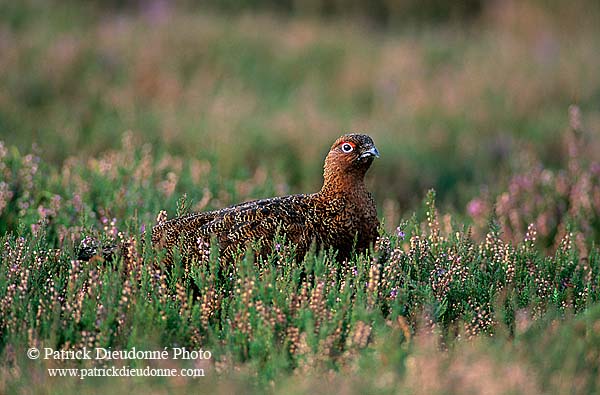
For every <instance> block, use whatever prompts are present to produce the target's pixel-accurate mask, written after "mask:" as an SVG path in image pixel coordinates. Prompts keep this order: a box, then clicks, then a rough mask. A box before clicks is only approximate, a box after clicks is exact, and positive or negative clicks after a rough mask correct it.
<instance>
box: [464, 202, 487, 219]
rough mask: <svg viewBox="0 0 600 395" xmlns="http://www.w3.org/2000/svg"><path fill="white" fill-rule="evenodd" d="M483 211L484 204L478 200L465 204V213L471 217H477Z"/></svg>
mask: <svg viewBox="0 0 600 395" xmlns="http://www.w3.org/2000/svg"><path fill="white" fill-rule="evenodd" d="M484 210H485V204H484V203H483V201H482V200H481V199H479V198H476V199H473V200H471V201H470V202H469V204H467V213H469V215H470V216H471V217H479V216H480V215H482V214H483V212H484Z"/></svg>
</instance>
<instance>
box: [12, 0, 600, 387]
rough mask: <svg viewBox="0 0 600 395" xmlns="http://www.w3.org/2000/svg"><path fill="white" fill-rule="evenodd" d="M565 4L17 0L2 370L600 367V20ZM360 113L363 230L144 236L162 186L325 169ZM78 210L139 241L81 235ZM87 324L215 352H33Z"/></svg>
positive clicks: (300, 382) (285, 375)
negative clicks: (381, 20) (313, 5)
mask: <svg viewBox="0 0 600 395" xmlns="http://www.w3.org/2000/svg"><path fill="white" fill-rule="evenodd" d="M553 7H558V8H559V9H560V11H561V12H558V11H557V10H556V9H554V8H552V7H543V6H541V5H540V4H538V3H537V2H535V1H526V2H521V3H519V4H513V5H510V4H509V5H504V6H498V8H491V7H490V8H489V9H487V8H486V9H485V10H484V11H483V12H482V14H481V15H480V16H479V17H478V18H476V19H475V20H472V21H470V22H469V23H465V24H458V23H449V24H446V25H427V24H424V25H419V27H416V26H415V25H410V24H407V25H405V26H388V28H387V29H379V30H378V29H374V28H369V27H367V26H360V25H356V24H355V23H350V22H349V21H348V20H344V19H337V18H332V19H330V20H327V21H324V20H319V19H311V18H306V17H301V16H287V17H285V18H284V17H281V16H275V15H270V14H266V13H249V12H243V13H240V14H239V15H227V14H219V13H216V12H214V11H206V10H203V9H192V10H191V11H190V10H187V11H185V12H184V11H183V9H177V8H174V9H172V10H170V13H169V14H168V15H167V16H166V17H165V19H160V18H159V19H158V20H153V19H151V18H152V16H151V15H149V14H146V13H144V12H143V10H142V12H139V13H138V12H135V11H134V10H132V9H121V10H119V9H112V10H103V9H99V8H98V6H97V5H94V4H93V3H90V4H88V5H83V4H75V3H70V2H69V3H61V4H52V3H49V4H48V5H43V4H35V3H33V2H24V3H22V4H19V5H15V4H12V3H0V53H2V56H1V57H0V87H1V88H2V89H0V141H2V143H0V243H2V246H3V248H2V253H1V255H0V358H1V359H0V360H1V361H2V362H0V393H15V394H16V393H57V392H60V393H98V392H102V393H106V392H110V391H113V392H117V393H123V392H136V393H137V392H142V391H146V392H150V393H162V392H165V391H171V392H177V391H183V392H196V391H198V390H201V391H202V392H211V393H212V392H216V393H232V392H256V393H264V392H276V393H289V394H295V393H307V392H308V393H313V392H316V393H328V392H330V388H336V389H338V390H339V392H340V393H381V394H387V393H407V394H409V393H410V394H414V393H417V394H419V393H423V394H430V393H444V394H446V393H457V394H458V393H460V394H464V393H482V392H485V393H540V394H541V393H544V394H563V393H578V394H588V393H597V392H599V391H598V388H599V385H598V382H597V380H598V367H597V366H598V363H597V362H598V357H599V356H598V349H600V338H599V337H598V333H600V332H599V328H600V310H599V309H600V303H599V299H600V288H599V281H600V277H599V270H600V252H599V250H598V248H597V243H598V235H599V234H600V198H599V196H600V186H599V185H600V171H599V169H600V165H599V164H598V160H597V158H596V153H597V152H598V147H599V145H600V140H598V139H597V136H596V135H595V134H594V131H597V130H600V118H599V117H598V111H597V108H598V104H600V102H599V98H600V95H599V94H598V88H597V87H598V86H600V84H599V83H600V81H599V80H598V78H600V77H599V75H598V73H597V72H596V70H598V69H599V67H598V66H600V56H599V54H598V52H597V51H596V50H595V49H596V46H595V45H594V43H595V38H596V37H597V36H598V33H599V32H598V26H597V25H596V24H594V23H591V22H593V16H594V15H596V14H595V12H596V11H594V10H589V12H585V13H582V12H581V10H580V9H578V8H577V7H566V6H565V7H564V8H561V7H560V6H558V5H555V6H553ZM553 10H554V12H553ZM531 21H535V23H532V22H531ZM532 25H535V26H536V27H535V28H534V27H532ZM573 102H576V103H577V104H578V105H579V108H581V111H582V114H579V113H578V112H577V111H576V110H575V108H574V107H572V108H571V109H570V110H568V109H569V105H570V104H572V103H573ZM569 111H570V112H571V115H570V116H569ZM580 124H582V125H580ZM565 129H568V130H567V131H566V132H565ZM349 130H358V131H364V132H366V133H368V134H370V135H372V136H373V137H374V140H375V142H376V145H377V146H378V148H379V151H380V152H381V154H382V158H381V159H379V160H377V161H376V162H375V163H374V165H373V168H372V169H371V170H370V172H369V174H368V176H367V182H368V184H369V188H370V189H371V190H373V192H374V195H375V197H376V200H377V205H378V208H379V214H380V218H381V219H382V221H383V223H384V225H383V227H382V230H381V232H382V233H381V236H382V237H381V239H380V240H379V241H378V243H377V245H376V246H375V248H374V250H373V251H371V252H370V253H369V254H366V255H361V256H354V257H353V258H352V260H351V261H350V262H347V263H345V264H340V263H338V262H337V261H336V260H335V259H334V258H333V257H332V256H331V255H328V254H315V253H314V252H311V253H309V254H308V255H307V256H306V258H305V259H304V261H303V262H295V260H294V256H293V253H292V252H290V251H288V250H285V249H284V250H282V251H279V252H277V253H275V254H274V255H272V256H270V257H269V258H268V259H266V260H265V261H259V262H254V261H252V259H250V258H249V257H248V258H246V259H244V260H243V261H241V262H240V263H239V264H238V265H237V266H236V267H235V269H233V268H232V267H229V268H223V267H221V266H219V264H218V262H217V256H216V253H215V251H213V254H212V256H211V258H210V260H209V262H208V263H205V264H197V265H191V266H185V265H183V264H182V263H181V261H180V260H179V259H176V264H175V265H174V266H173V267H171V268H165V267H163V266H162V265H161V263H160V261H161V259H160V258H161V253H160V252H156V251H154V250H152V249H150V248H147V247H146V246H148V245H149V240H147V238H148V233H147V232H148V231H149V229H151V227H152V226H153V224H154V223H155V219H156V217H157V215H158V213H159V212H160V211H161V210H166V212H167V213H168V215H169V217H174V216H175V215H177V214H178V213H179V214H180V213H182V212H185V211H187V210H193V211H199V210H209V209H215V208H221V207H224V206H227V205H230V204H233V203H237V202H241V201H244V200H249V199H254V198H260V197H269V196H275V195H283V194H288V193H295V192H310V191H314V190H316V189H317V188H319V186H320V183H321V172H322V161H323V158H324V156H325V154H326V152H327V149H328V148H329V146H330V144H331V142H332V141H333V140H334V139H335V138H336V137H338V135H340V134H342V133H343V132H345V131H349ZM430 188H433V189H434V190H435V191H436V193H435V194H434V193H433V192H430V193H429V194H428V192H427V191H428V190H429V189H430ZM436 205H437V206H438V207H439V209H438V208H436ZM530 224H533V225H532V226H530ZM84 236H91V237H94V238H97V239H101V240H113V241H114V240H120V239H124V240H131V241H132V243H133V244H132V245H133V248H132V250H131V251H130V252H131V254H130V255H127V256H124V257H120V258H119V259H117V260H116V261H114V262H106V261H103V260H92V261H91V262H80V261H77V260H76V259H75V258H76V256H77V248H78V246H79V243H80V242H81V239H82V238H83V237H84ZM84 346H85V347H88V348H94V347H104V348H109V347H110V348H112V350H128V349H131V348H132V347H135V348H136V349H138V350H163V349H164V348H165V347H166V348H167V349H169V350H170V349H171V348H172V347H186V348H187V349H190V350H198V349H204V350H210V351H211V353H212V358H211V359H210V361H181V360H172V359H169V360H157V361H151V362H148V361H140V360H134V361H120V362H116V363H115V365H116V366H118V367H120V366H122V365H127V366H130V367H140V368H145V367H146V366H147V365H150V366H152V367H153V368H176V369H180V368H197V369H200V368H201V369H204V370H205V373H206V377H202V378H184V377H176V378H124V379H117V378H115V379H108V378H87V379H85V380H80V379H79V378H64V377H63V378H60V377H50V376H49V373H48V370H47V369H49V368H63V367H66V368H92V367H94V362H93V361H65V362H57V361H50V360H37V361H32V360H29V359H28V358H27V356H26V352H27V350H28V349H29V348H31V347H38V348H41V349H43V348H44V347H51V348H53V349H61V350H76V349H80V348H81V347H84ZM108 365H109V366H110V365H112V363H108Z"/></svg>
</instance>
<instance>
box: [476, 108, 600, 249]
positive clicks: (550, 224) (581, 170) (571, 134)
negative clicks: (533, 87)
mask: <svg viewBox="0 0 600 395" xmlns="http://www.w3.org/2000/svg"><path fill="white" fill-rule="evenodd" d="M569 117H570V122H569V128H568V130H567V131H566V133H565V136H564V139H563V140H564V144H563V146H564V149H565V151H566V152H565V157H566V158H567V161H566V163H565V165H564V167H560V168H558V169H552V168H550V167H548V166H545V165H544V164H543V163H542V162H541V161H540V160H539V159H538V158H536V157H535V156H533V155H532V154H531V153H530V154H529V155H527V156H526V160H524V163H523V164H522V165H521V168H520V169H519V170H518V171H517V172H516V174H514V175H513V176H512V177H511V178H510V180H509V181H508V186H507V188H506V190H505V191H502V192H501V193H499V194H498V196H497V197H489V196H480V197H477V198H475V199H474V200H472V201H471V202H470V203H469V204H468V207H467V211H468V212H469V214H470V215H471V216H472V218H473V219H474V221H475V223H476V224H479V225H480V227H485V225H484V224H485V219H486V218H489V217H490V215H491V212H492V211H495V215H496V216H497V218H498V221H499V224H500V225H501V228H502V230H503V232H504V236H505V238H506V239H508V240H512V241H516V240H518V239H519V238H522V237H524V236H525V235H526V233H528V232H531V230H532V229H535V231H536V233H537V238H538V241H539V242H540V243H541V245H542V246H544V247H547V248H551V249H552V250H556V249H557V248H559V246H560V245H561V243H564V239H565V237H573V235H569V234H570V233H572V232H573V231H577V232H576V233H575V236H574V238H575V240H574V242H575V243H576V246H577V248H578V249H579V252H580V254H581V256H582V257H583V258H585V257H586V256H587V254H588V252H587V251H588V247H587V246H588V245H589V243H590V242H591V241H597V240H598V237H599V236H600V162H598V160H597V158H596V154H595V152H594V149H590V147H589V144H588V143H589V141H590V140H591V138H592V137H591V136H592V135H591V133H589V132H587V131H585V130H584V129H583V126H582V120H581V113H580V109H579V108H578V107H577V106H571V107H570V108H569ZM488 195H489V194H488ZM482 225H483V226H482ZM480 230H481V229H480Z"/></svg>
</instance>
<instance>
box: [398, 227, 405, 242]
mask: <svg viewBox="0 0 600 395" xmlns="http://www.w3.org/2000/svg"><path fill="white" fill-rule="evenodd" d="M396 236H398V237H399V238H401V239H402V240H404V238H405V237H406V233H404V231H403V230H402V228H400V227H399V226H398V227H397V228H396Z"/></svg>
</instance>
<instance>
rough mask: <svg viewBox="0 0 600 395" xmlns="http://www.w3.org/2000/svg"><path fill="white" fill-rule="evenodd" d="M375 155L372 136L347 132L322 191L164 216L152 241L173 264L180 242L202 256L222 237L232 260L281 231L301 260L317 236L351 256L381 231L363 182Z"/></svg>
mask: <svg viewBox="0 0 600 395" xmlns="http://www.w3.org/2000/svg"><path fill="white" fill-rule="evenodd" d="M376 157H379V152H378V151H377V148H375V145H374V143H373V140H372V139H371V137H369V136H367V135H364V134H347V135H344V136H342V137H340V138H338V139H337V140H336V141H335V143H333V145H332V146H331V150H330V151H329V153H328V154H327V157H326V159H325V166H324V174H323V176H324V182H323V187H322V188H321V190H320V191H319V192H316V193H313V194H308V195H304V194H300V195H290V196H283V197H275V198H270V199H262V200H254V201H250V202H247V203H242V204H238V205H235V206H231V207H227V208H224V209H221V210H216V211H209V212H201V213H195V214H190V215H186V216H182V217H179V218H174V219H171V220H164V221H161V220H159V223H158V224H157V225H156V226H154V228H153V229H152V244H153V246H154V247H155V248H158V249H165V250H166V255H165V260H166V261H167V263H169V262H171V261H172V259H173V248H174V247H175V246H178V247H179V248H180V251H181V254H182V257H184V259H186V260H191V261H194V260H195V261H201V260H203V259H204V258H205V257H206V254H207V249H208V246H209V244H210V242H211V240H217V241H218V243H219V246H220V254H221V259H222V261H224V262H233V261H235V260H236V259H237V257H238V256H239V254H243V253H244V252H245V250H246V248H247V247H248V246H250V247H253V248H255V250H256V252H257V254H259V255H262V256H266V255H268V254H269V253H270V252H271V251H272V249H273V248H274V244H275V241H274V240H275V238H276V237H277V235H280V236H281V237H284V238H285V240H286V242H287V243H290V245H292V246H294V248H295V250H296V259H297V260H302V258H303V257H304V255H305V254H306V252H307V251H308V249H309V248H310V245H311V243H312V242H313V240H314V241H315V242H316V243H317V247H318V248H325V249H329V248H333V249H334V250H336V251H337V252H338V259H340V260H343V259H346V258H348V257H349V256H350V253H351V252H352V249H353V247H355V248H356V249H357V250H358V251H363V250H365V249H367V248H368V247H369V245H371V244H373V243H374V242H375V240H376V238H377V236H378V227H379V220H378V219H377V209H376V207H375V202H374V200H373V197H372V196H371V194H370V193H369V191H367V188H366V186H365V183H364V177H365V173H366V172H367V170H368V169H369V167H370V166H371V163H372V162H373V159H374V158H376Z"/></svg>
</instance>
